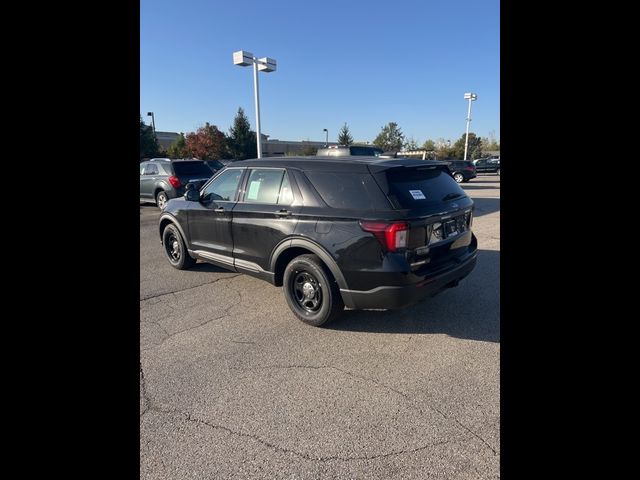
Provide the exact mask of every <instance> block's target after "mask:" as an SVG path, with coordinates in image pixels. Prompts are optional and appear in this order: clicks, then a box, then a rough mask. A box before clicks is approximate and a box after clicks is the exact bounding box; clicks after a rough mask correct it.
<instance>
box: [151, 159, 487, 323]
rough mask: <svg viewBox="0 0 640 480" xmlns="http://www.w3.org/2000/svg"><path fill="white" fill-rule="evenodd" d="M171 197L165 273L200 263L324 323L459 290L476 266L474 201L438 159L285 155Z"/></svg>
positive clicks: (245, 164)
mask: <svg viewBox="0 0 640 480" xmlns="http://www.w3.org/2000/svg"><path fill="white" fill-rule="evenodd" d="M190 187H191V186H188V188H187V192H186V194H185V196H184V197H183V198H179V199H175V200H170V201H169V202H168V203H167V206H166V207H165V209H164V212H163V213H162V214H161V216H160V222H159V233H160V238H161V242H162V245H163V250H164V252H165V254H166V256H167V259H168V260H169V262H170V263H171V265H172V266H173V267H175V268H177V269H186V268H189V267H191V266H192V265H194V263H195V262H196V259H200V260H203V261H206V262H210V263H213V264H215V265H218V266H220V267H223V268H226V269H230V270H234V271H238V272H242V273H246V274H249V275H253V276H256V277H258V278H261V279H264V280H267V281H268V282H270V283H272V284H273V285H276V286H283V287H284V293H285V298H286V300H287V303H288V304H289V307H290V308H291V310H292V311H293V313H294V314H295V315H296V316H297V317H298V318H299V319H300V320H302V321H303V322H305V323H308V324H311V325H316V326H319V325H322V324H323V323H325V322H327V321H328V320H331V319H332V318H334V317H336V316H337V315H338V314H339V312H341V311H342V310H343V308H344V306H345V305H346V306H347V307H349V308H354V309H368V308H382V309H391V308H400V307H404V306H406V305H410V304H412V303H415V302H418V301H420V300H422V299H423V298H425V297H429V296H433V295H434V294H436V293H437V292H439V291H440V290H442V289H444V288H448V287H454V286H456V285H458V282H459V281H460V280H461V279H462V278H464V277H465V276H467V275H468V274H469V273H470V272H471V270H473V268H474V266H475V263H476V255H477V240H476V237H475V235H473V233H472V232H471V223H472V214H473V208H474V205H473V201H472V200H471V199H470V198H469V197H468V196H467V195H466V194H465V192H464V191H463V190H462V188H460V186H458V185H457V184H456V182H455V181H453V179H452V178H451V176H450V173H449V171H448V169H447V164H446V163H444V162H435V161H425V160H416V159H395V160H386V159H380V158H376V157H347V158H344V157H343V158H335V159H329V158H326V157H325V158H320V157H285V158H269V159H260V160H245V161H241V162H234V163H233V164H232V165H229V166H227V167H225V168H224V169H223V170H221V171H220V172H218V173H217V174H216V175H215V176H214V177H213V178H212V179H211V180H210V181H209V182H207V183H206V184H205V185H204V186H203V187H202V188H201V189H200V190H197V189H195V188H190Z"/></svg>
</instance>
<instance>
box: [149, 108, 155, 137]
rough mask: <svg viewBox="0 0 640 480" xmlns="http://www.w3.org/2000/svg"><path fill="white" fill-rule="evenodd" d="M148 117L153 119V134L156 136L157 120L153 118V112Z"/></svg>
mask: <svg viewBox="0 0 640 480" xmlns="http://www.w3.org/2000/svg"><path fill="white" fill-rule="evenodd" d="M147 117H151V127H152V128H153V134H154V135H155V134H156V118H155V117H154V116H153V112H147Z"/></svg>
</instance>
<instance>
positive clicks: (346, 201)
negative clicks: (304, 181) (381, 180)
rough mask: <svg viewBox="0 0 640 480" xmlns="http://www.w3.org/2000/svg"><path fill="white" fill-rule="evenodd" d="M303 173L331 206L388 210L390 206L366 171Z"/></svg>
mask: <svg viewBox="0 0 640 480" xmlns="http://www.w3.org/2000/svg"><path fill="white" fill-rule="evenodd" d="M305 175H306V176H307V178H308V179H309V180H310V181H311V184H312V185H313V186H314V187H315V189H316V190H317V191H318V193H319V194H320V196H321V197H322V199H323V200H324V201H325V203H326V204H327V205H329V206H330V207H332V208H348V209H356V210H389V209H390V207H391V205H389V202H388V201H387V200H386V198H385V197H384V195H383V194H382V191H381V190H380V187H378V184H377V183H376V181H375V180H374V179H373V177H372V176H371V175H369V174H368V173H334V172H305Z"/></svg>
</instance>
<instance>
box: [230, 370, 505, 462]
mask: <svg viewBox="0 0 640 480" xmlns="http://www.w3.org/2000/svg"><path fill="white" fill-rule="evenodd" d="M289 368H308V369H314V370H318V369H323V368H324V369H333V370H336V371H338V372H342V373H344V374H345V375H348V376H350V377H354V378H358V379H360V380H365V381H368V382H371V383H373V384H375V385H378V386H379V387H381V388H384V389H386V390H389V391H391V392H394V393H396V394H398V395H400V396H402V397H404V398H405V399H406V400H408V401H409V402H412V398H411V397H410V396H409V395H407V394H406V393H404V392H401V391H400V390H397V389H395V388H393V387H390V386H389V385H385V384H383V383H380V382H378V381H377V380H375V379H373V378H371V377H365V376H362V375H358V374H355V373H352V372H349V371H347V370H343V369H341V368H338V367H334V366H331V365H321V366H315V365H266V366H262V367H252V368H230V370H267V369H289ZM409 405H410V406H413V405H411V403H410V404H409ZM427 406H428V407H429V408H430V409H431V410H433V411H434V412H436V413H438V414H440V415H441V416H442V417H443V418H445V419H446V420H449V421H453V422H455V423H456V424H457V425H458V426H460V427H461V428H462V429H464V430H465V431H466V432H468V433H470V434H471V435H473V436H474V437H475V438H477V439H478V440H480V441H481V442H482V443H483V444H485V445H486V446H487V448H489V449H490V450H491V451H492V452H493V454H494V455H498V452H496V450H495V448H493V447H492V446H491V445H490V444H489V443H488V442H487V441H486V440H485V439H484V438H482V437H481V436H480V435H478V434H477V433H476V432H474V431H473V430H471V429H470V428H469V427H467V426H466V425H464V424H463V423H462V422H460V421H459V420H458V419H457V418H455V417H450V416H448V415H446V414H445V413H443V412H442V411H440V410H439V409H437V408H436V407H434V406H432V405H429V404H428V405H427ZM413 407H414V408H417V407H415V406H413ZM418 410H420V411H422V410H421V409H419V408H418Z"/></svg>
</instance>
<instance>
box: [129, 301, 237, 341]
mask: <svg viewBox="0 0 640 480" xmlns="http://www.w3.org/2000/svg"><path fill="white" fill-rule="evenodd" d="M235 306H237V304H236V303H232V304H231V305H229V306H228V307H226V308H225V309H224V311H223V313H222V315H218V316H216V317H213V318H210V319H209V320H207V321H206V322H203V323H199V324H197V325H193V326H191V327H188V328H185V329H183V330H179V331H177V332H174V333H171V334H169V332H167V331H166V330H165V329H164V328H163V327H162V326H160V325H158V326H160V328H162V329H163V330H164V331H165V332H166V333H167V336H166V337H165V338H163V339H162V341H161V342H160V343H156V344H154V345H152V346H151V347H148V348H143V349H142V350H140V351H141V352H146V351H147V350H153V349H154V348H158V347H159V346H160V345H162V344H163V343H164V342H166V341H167V340H169V339H170V338H173V337H175V336H176V335H180V334H181V333H185V332H189V331H191V330H195V329H196V328H200V327H204V326H205V325H207V324H209V323H211V322H213V321H215V320H220V319H222V318H225V317H228V316H230V315H231V314H230V313H229V310H231V309H232V308H233V307H235ZM148 322H149V323H155V322H153V321H148Z"/></svg>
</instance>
